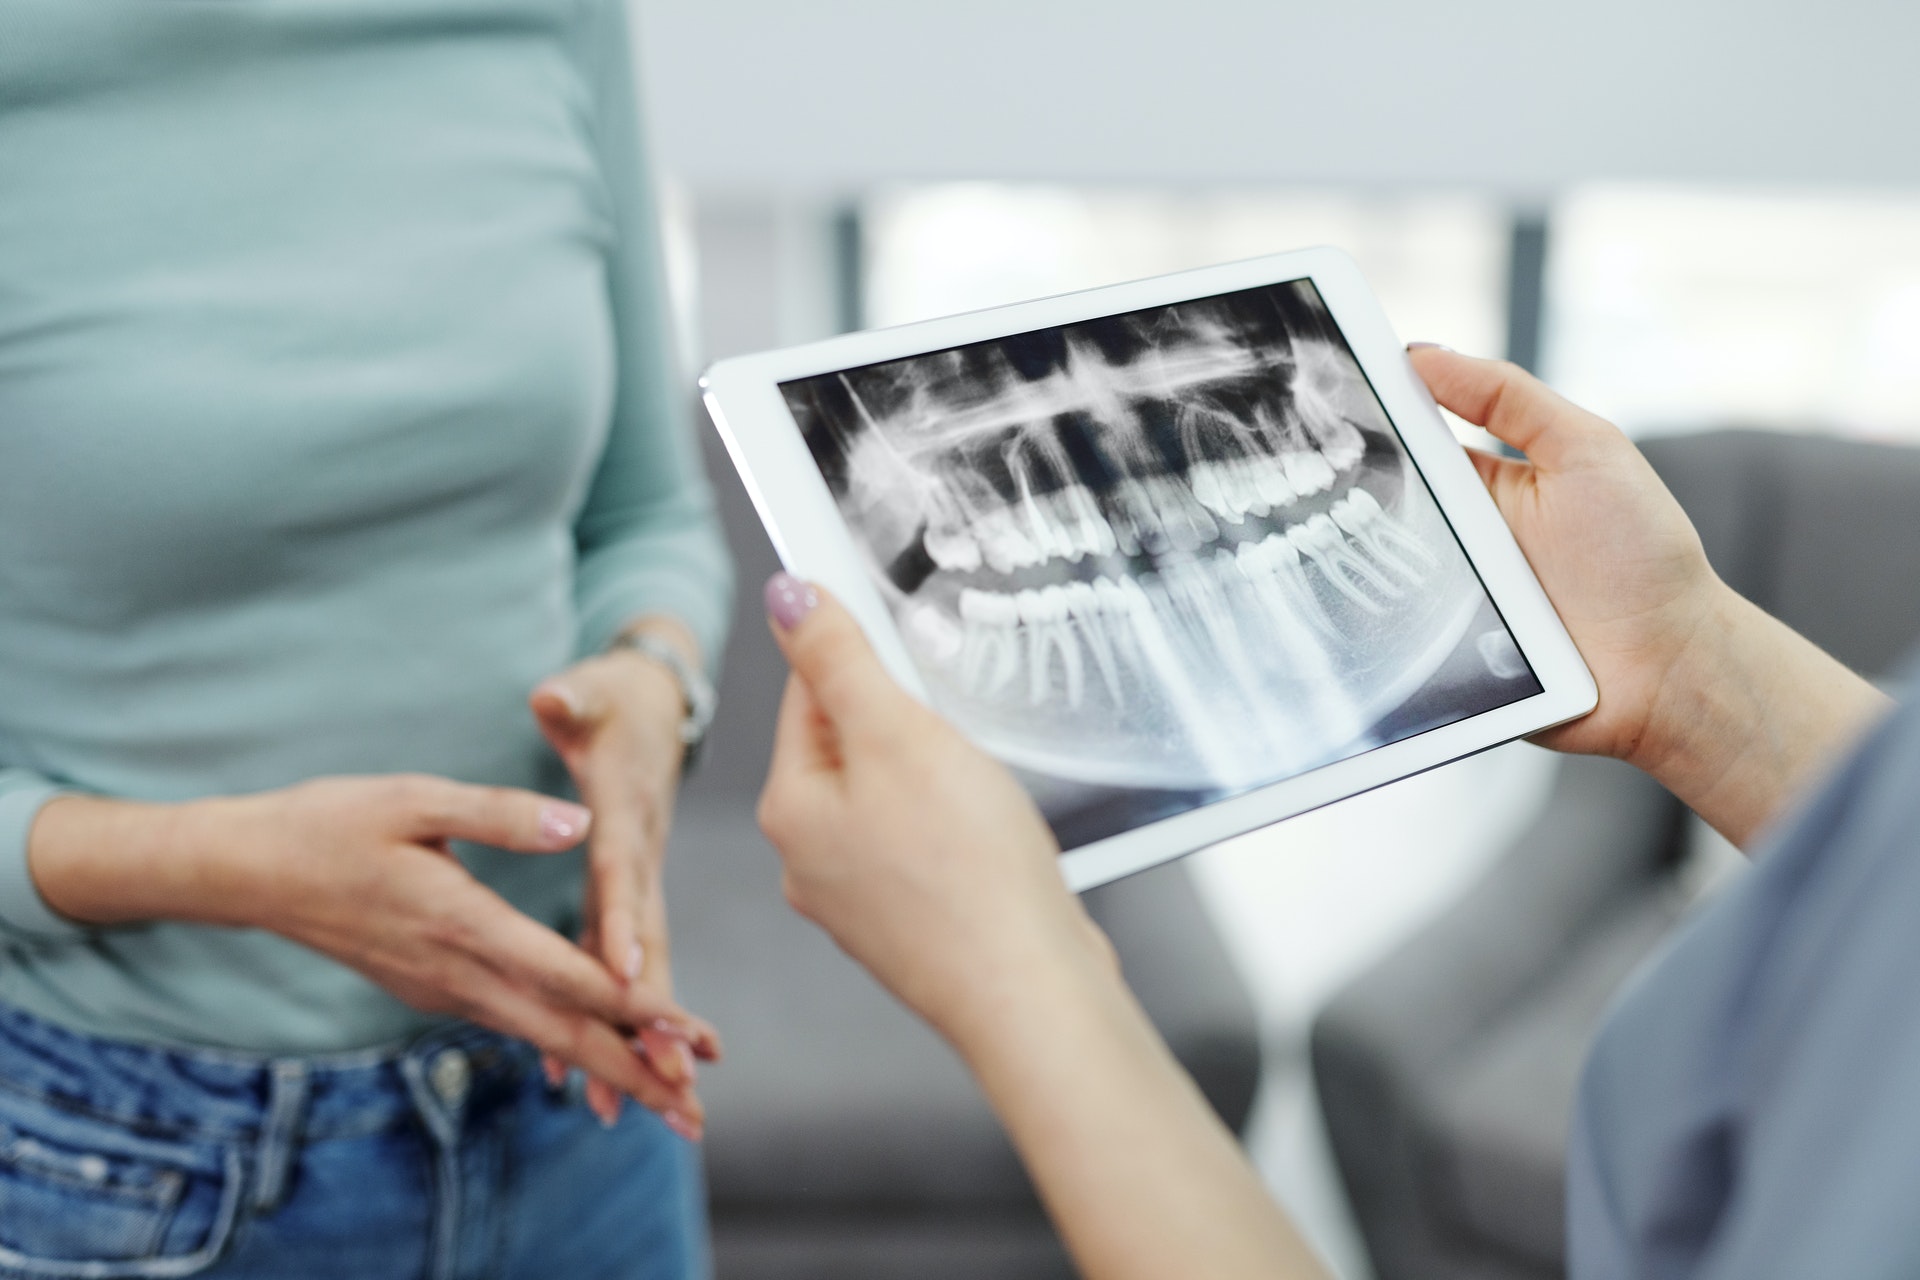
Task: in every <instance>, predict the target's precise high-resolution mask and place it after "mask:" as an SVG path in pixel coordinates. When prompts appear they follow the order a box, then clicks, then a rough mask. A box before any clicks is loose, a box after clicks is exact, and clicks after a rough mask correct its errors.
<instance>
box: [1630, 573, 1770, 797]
mask: <svg viewBox="0 0 1920 1280" xmlns="http://www.w3.org/2000/svg"><path fill="white" fill-rule="evenodd" d="M1756 612H1757V610H1756V609H1755V607H1754V606H1753V604H1752V603H1751V602H1749V601H1748V600H1746V599H1745V598H1744V597H1742V596H1741V595H1739V593H1737V592H1735V591H1734V590H1733V589H1732V588H1731V587H1728V586H1727V585H1726V584H1725V583H1723V582H1721V581H1720V580H1719V579H1718V578H1715V579H1714V580H1713V582H1712V584H1711V585H1710V586H1709V587H1708V588H1707V589H1706V590H1705V592H1704V594H1703V597H1702V599H1701V600H1700V602H1699V604H1698V606H1697V607H1696V608H1695V609H1694V610H1693V614H1692V619H1691V622H1690V625H1689V626H1688V628H1687V630H1686V634H1685V637H1684V639H1683V640H1682V641H1681V643H1680V644H1678V645H1677V646H1676V647H1675V648H1674V650H1673V653H1672V654H1671V656H1670V657H1669V658H1668V659H1667V661H1666V662H1665V664H1664V666H1663V667H1662V669H1661V671H1660V674H1659V677H1658V679H1657V680H1655V681H1654V682H1653V687H1652V690H1651V693H1650V695H1649V697H1648V703H1647V716H1646V722H1645V724H1644V725H1643V726H1642V728H1641V731H1640V732H1639V733H1637V734H1635V735H1633V736H1632V738H1631V739H1630V740H1629V741H1628V742H1627V743H1626V749H1625V750H1624V751H1622V752H1621V753H1620V758H1621V759H1622V760H1623V761H1625V762H1626V763H1627V764H1630V765H1632V766H1634V767H1635V768H1637V769H1639V770H1641V771H1642V772H1644V773H1647V774H1650V775H1652V776H1653V777H1654V778H1656V779H1657V780H1659V781H1660V782H1661V783H1662V784H1663V785H1665V786H1667V787H1668V789H1669V790H1674V791H1676V792H1679V791H1681V790H1685V789H1694V788H1697V787H1698V786H1699V785H1700V784H1701V782H1702V781H1703V780H1704V776H1705V775H1706V774H1708V773H1711V772H1713V771H1715V770H1717V769H1718V768H1719V767H1720V766H1721V765H1722V763H1723V759H1722V757H1723V754H1724V750H1725V747H1726V735H1727V732H1728V730H1729V728H1730V727H1731V725H1732V724H1733V723H1734V722H1736V721H1738V720H1739V719H1740V718H1741V714H1740V712H1739V711H1738V710H1737V709H1736V708H1734V707H1732V706H1730V705H1728V697H1729V695H1730V694H1731V693H1733V692H1735V689H1734V687H1733V686H1731V685H1730V683H1729V680H1728V675H1729V666H1730V665H1731V664H1732V663H1733V662H1734V660H1735V658H1736V656H1737V655H1738V654H1739V652H1740V651H1741V649H1742V648H1743V647H1746V646H1749V645H1750V644H1751V643H1752V642H1751V639H1750V636H1749V634H1748V633H1749V632H1750V630H1751V626H1752V621H1753V614H1754V613H1756Z"/></svg>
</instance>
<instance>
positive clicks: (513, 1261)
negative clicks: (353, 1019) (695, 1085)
mask: <svg viewBox="0 0 1920 1280" xmlns="http://www.w3.org/2000/svg"><path fill="white" fill-rule="evenodd" d="M702 1199H703V1196H702V1191H701V1179H700V1168H699V1158H698V1153H697V1152H696V1151H695V1150H694V1149H693V1148H692V1147H690V1146H689V1145H688V1144H687V1143H685V1142H682V1141H681V1140H680V1139H679V1138H677V1137H675V1136H673V1134H672V1133H670V1132H669V1131H668V1130H667V1128H666V1127H665V1126H664V1125H662V1124H661V1123H659V1121H658V1120H656V1119H655V1118H654V1117H653V1116H651V1115H649V1114H647V1113H645V1112H644V1111H642V1110H640V1109H639V1108H637V1107H634V1106H632V1105H629V1106H628V1107H627V1108H626V1110H625V1112H624V1114H623V1116H622V1118H621V1121H620V1123H619V1125H618V1126H616V1127H615V1128H614V1129H612V1130H605V1129H602V1128H601V1127H600V1124H599V1122H598V1121H596V1120H595V1119H594V1118H593V1117H592V1116H591V1115H589V1114H588V1112H587V1111H586V1109H585V1108H584V1107H582V1106H579V1105H577V1102H576V1100H575V1099H573V1098H571V1097H569V1096H567V1094H566V1092H565V1091H556V1090H553V1089H550V1088H549V1087H548V1086H547V1084H546V1082H545V1080H544V1079H543V1078H542V1077H541V1074H540V1072H539V1069H538V1063H537V1060H536V1057H535V1054H534V1053H533V1051H532V1050H531V1049H530V1048H529V1047H527V1046H526V1045H524V1044H520V1043H518V1042H516V1041H512V1040H507V1039H505V1038H503V1037H500V1036H497V1035H494V1034H492V1033H491V1032H487V1031H482V1030H480V1029H478V1028H475V1027H471V1026H456V1027H449V1028H446V1029H443V1030H438V1031H434V1032H431V1033H429V1034H427V1035H425V1036H422V1037H421V1038H420V1039H418V1040H416V1041H415V1042H414V1043H412V1044H409V1045H407V1046H406V1047H404V1048H401V1049H395V1050H369V1051H366V1052H363V1053H355V1054H344V1055H339V1056H334V1057H325V1058H260V1057H252V1056H248V1055H245V1054H235V1053H223V1052H213V1051H195V1050H169V1049H159V1048H152V1047H149V1046H144V1045H134V1044H123V1043H119V1042H116V1041H109V1040H98V1039H94V1038H91V1037H88V1036H81V1035H76V1034H74V1033H72V1032H69V1031H66V1030H63V1029H61V1028H59V1027H55V1026H52V1025H49V1024H48V1023H45V1022H42V1021H40V1020H38V1019H35V1018H32V1017H29V1016H28V1015H26V1014H24V1013H21V1012H19V1011H18V1010H15V1009H11V1008H6V1007H0V1277H8V1278H13V1277H35V1278H36V1280H41V1278H44V1277H49V1276H62V1277H100V1278H101V1280H107V1278H109V1277H142V1276H149V1277H157V1276H205V1277H209V1280H251V1278H253V1277H268V1276H271V1277H274V1278H275V1280H302V1278H304V1277H315V1278H318V1277H326V1278H327V1280H343V1278H350V1280H401V1278H402V1277H404V1278H405V1280H467V1278H469V1277H474V1278H479V1277H485V1278H487V1280H520V1278H521V1277H532V1276H540V1277H547V1276H566V1277H568V1278H569V1280H587V1278H589V1277H613V1276H620V1277H630V1278H633V1280H696V1278H697V1277H704V1276H706V1275H708V1274H709V1272H710V1266H709V1263H708V1258H707V1244H706V1224H705V1218H704V1206H703V1203H702Z"/></svg>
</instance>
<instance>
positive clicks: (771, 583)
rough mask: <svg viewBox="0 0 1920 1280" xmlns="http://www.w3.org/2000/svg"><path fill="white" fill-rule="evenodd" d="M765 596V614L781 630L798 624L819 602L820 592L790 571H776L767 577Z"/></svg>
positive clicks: (789, 628)
mask: <svg viewBox="0 0 1920 1280" xmlns="http://www.w3.org/2000/svg"><path fill="white" fill-rule="evenodd" d="M766 596H767V616H768V617H770V618H772V619H773V621H774V625H776V626H778V627H779V628H780V629H781V630H782V631H791V630H793V629H794V628H795V627H797V626H799V625H800V622H801V620H802V619H803V618H805V617H806V616H807V615H808V614H810V613H812V612H813V608H814V606H815V605H817V604H819V603H820V593H819V592H818V591H815V590H814V589H813V584H811V583H807V582H802V581H801V580H800V579H798V578H796V577H794V576H793V575H792V574H790V573H776V574H774V575H773V576H772V577H771V578H768V579H767V592H766Z"/></svg>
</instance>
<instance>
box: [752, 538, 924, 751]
mask: <svg viewBox="0 0 1920 1280" xmlns="http://www.w3.org/2000/svg"><path fill="white" fill-rule="evenodd" d="M766 597H767V613H768V615H769V616H770V617H771V618H772V619H773V624H774V626H773V634H774V639H775V640H777V641H778V642H779V644H780V649H781V651H782V652H783V653H785V654H786V655H787V662H788V663H789V664H790V665H791V666H792V667H793V673H794V675H796V676H798V677H799V678H800V679H801V680H802V681H803V682H805V684H806V686H807V689H808V691H809V692H810V693H811V694H812V695H813V699H814V701H815V703H817V704H818V706H819V708H820V710H821V712H822V713H823V714H824V715H825V716H826V717H827V718H828V719H829V720H830V721H832V722H833V724H834V726H835V728H836V729H838V730H840V731H842V732H844V731H845V730H846V729H847V728H850V727H854V726H863V727H864V726H869V725H874V724H881V723H885V722H886V720H887V718H888V716H889V713H890V712H892V711H894V710H895V709H897V708H898V707H899V705H900V700H901V699H904V698H905V697H906V696H907V695H906V694H905V693H903V692H901V690H900V686H899V685H897V684H895V683H894V682H893V677H891V676H889V675H888V674H887V672H886V669H885V668H884V667H882V666H881V665H880V659H879V657H878V656H877V655H876V654H875V653H874V651H873V646H872V645H870V644H868V643H867V637H866V636H865V635H864V634H862V633H861V630H860V624H859V623H857V622H855V621H854V620H853V615H852V614H850V613H848V612H847V611H846V609H844V608H843V607H842V606H841V604H840V602H839V601H838V600H835V599H834V598H833V597H832V596H831V595H830V594H828V593H827V592H826V591H825V590H824V589H823V588H820V587H816V586H814V585H812V584H811V583H805V582H801V581H799V580H798V579H797V578H794V577H792V576H790V575H788V574H784V573H776V574H774V575H773V577H771V578H769V579H768V580H767V590H766Z"/></svg>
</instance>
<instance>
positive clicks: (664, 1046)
mask: <svg viewBox="0 0 1920 1280" xmlns="http://www.w3.org/2000/svg"><path fill="white" fill-rule="evenodd" d="M635 1038H636V1040H637V1041H638V1044H639V1049H640V1052H642V1053H644V1054H645V1055H646V1057H647V1061H649V1062H651V1063H652V1064H653V1069H654V1071H655V1072H656V1073H657V1074H658V1075H659V1077H660V1078H661V1079H662V1080H665V1081H666V1082H667V1083H669V1084H692V1083H693V1082H694V1080H695V1079H696V1078H698V1075H699V1073H698V1072H697V1071H696V1070H695V1068H694V1065H693V1049H692V1048H691V1047H690V1046H689V1045H688V1044H687V1042H686V1041H685V1040H683V1039H682V1038H681V1037H679V1036H677V1035H670V1034H668V1033H667V1032H665V1031H656V1030H655V1029H654V1028H652V1027H642V1028H641V1029H640V1034H639V1035H638V1036H637V1037H635Z"/></svg>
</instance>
